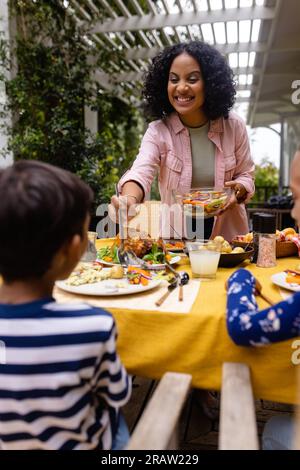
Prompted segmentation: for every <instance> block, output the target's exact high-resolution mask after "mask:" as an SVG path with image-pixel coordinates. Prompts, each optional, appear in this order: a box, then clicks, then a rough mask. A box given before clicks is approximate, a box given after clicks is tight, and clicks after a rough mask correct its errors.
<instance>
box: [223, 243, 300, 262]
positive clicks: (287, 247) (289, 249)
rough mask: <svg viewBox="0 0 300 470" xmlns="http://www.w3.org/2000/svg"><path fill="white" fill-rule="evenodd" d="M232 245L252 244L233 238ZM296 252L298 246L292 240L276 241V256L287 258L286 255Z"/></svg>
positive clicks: (243, 246) (293, 254) (295, 253)
mask: <svg viewBox="0 0 300 470" xmlns="http://www.w3.org/2000/svg"><path fill="white" fill-rule="evenodd" d="M232 245H233V246H241V247H242V248H245V247H246V246H252V243H250V244H249V243H247V242H241V241H237V240H233V241H232ZM297 254H298V248H297V246H296V245H295V243H294V242H290V241H286V242H280V241H276V258H287V257H288V256H297Z"/></svg>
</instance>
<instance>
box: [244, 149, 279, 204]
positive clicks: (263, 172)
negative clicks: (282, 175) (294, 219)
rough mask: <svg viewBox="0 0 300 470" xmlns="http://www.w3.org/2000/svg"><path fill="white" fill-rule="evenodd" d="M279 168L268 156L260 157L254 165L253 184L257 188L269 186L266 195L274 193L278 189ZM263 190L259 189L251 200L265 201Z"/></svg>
mask: <svg viewBox="0 0 300 470" xmlns="http://www.w3.org/2000/svg"><path fill="white" fill-rule="evenodd" d="M278 182H279V170H278V168H277V167H276V166H275V165H274V163H272V162H271V161H270V160H269V159H268V158H264V159H262V161H261V163H260V164H259V165H256V166H255V186H256V187H257V188H260V187H261V188H270V190H269V193H268V196H271V194H276V192H277V190H278ZM264 197H265V192H264V191H263V192H261V191H259V190H257V191H256V193H255V195H254V196H253V198H252V199H251V202H265V201H264Z"/></svg>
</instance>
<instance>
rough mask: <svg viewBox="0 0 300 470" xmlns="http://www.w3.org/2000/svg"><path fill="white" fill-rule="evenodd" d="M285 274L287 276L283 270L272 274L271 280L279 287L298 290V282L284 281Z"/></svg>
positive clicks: (299, 290) (299, 288)
mask: <svg viewBox="0 0 300 470" xmlns="http://www.w3.org/2000/svg"><path fill="white" fill-rule="evenodd" d="M286 276H287V273H285V272H281V273H277V274H273V276H271V280H272V282H273V283H274V284H276V285H277V286H279V287H283V288H284V289H288V290H292V291H293V292H300V286H299V284H289V283H288V282H286Z"/></svg>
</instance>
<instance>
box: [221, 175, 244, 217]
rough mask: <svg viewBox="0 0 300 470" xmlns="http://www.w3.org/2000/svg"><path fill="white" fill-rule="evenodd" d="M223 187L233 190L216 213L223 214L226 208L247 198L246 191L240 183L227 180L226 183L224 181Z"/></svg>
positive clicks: (230, 207)
mask: <svg viewBox="0 0 300 470" xmlns="http://www.w3.org/2000/svg"><path fill="white" fill-rule="evenodd" d="M225 187H226V188H232V189H233V192H232V194H231V196H230V198H229V199H228V201H227V202H226V204H225V206H224V207H223V209H221V210H220V212H219V213H218V215H220V214H223V213H224V212H225V211H227V210H228V209H232V208H233V207H234V206H235V205H236V204H240V203H241V202H243V201H244V200H245V199H246V198H247V191H246V189H245V187H244V186H243V185H242V184H241V183H237V182H236V181H227V183H225Z"/></svg>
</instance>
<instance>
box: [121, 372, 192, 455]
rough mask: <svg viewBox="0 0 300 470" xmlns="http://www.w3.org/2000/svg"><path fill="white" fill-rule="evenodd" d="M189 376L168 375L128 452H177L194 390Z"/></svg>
mask: <svg viewBox="0 0 300 470" xmlns="http://www.w3.org/2000/svg"><path fill="white" fill-rule="evenodd" d="M191 381H192V377H191V375H188V374H177V373H174V372H167V373H166V374H164V376H163V377H162V379H161V380H160V382H159V384H158V386H157V388H156V389H155V392H154V394H153V396H152V397H151V399H150V401H149V403H148V405H147V406H146V409H145V411H144V413H143V415H142V417H141V419H140V420H139V422H138V424H137V426H136V428H135V430H134V432H133V434H132V436H131V438H130V441H129V444H128V446H127V447H126V450H166V449H172V450H175V449H177V448H178V436H177V427H178V421H179V418H180V415H181V411H182V409H183V406H184V404H185V401H186V398H187V395H188V392H189V390H190V387H191Z"/></svg>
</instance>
